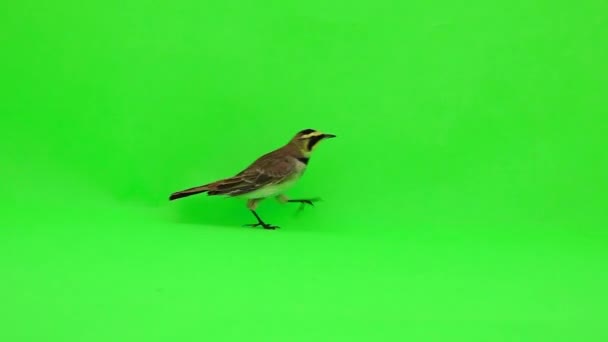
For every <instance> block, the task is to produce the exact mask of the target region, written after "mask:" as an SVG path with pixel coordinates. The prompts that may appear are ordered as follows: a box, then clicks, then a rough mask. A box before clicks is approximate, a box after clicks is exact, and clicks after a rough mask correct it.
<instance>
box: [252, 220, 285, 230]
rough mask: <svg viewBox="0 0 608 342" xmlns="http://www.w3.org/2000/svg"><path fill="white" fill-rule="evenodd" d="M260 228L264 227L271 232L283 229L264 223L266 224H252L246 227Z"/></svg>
mask: <svg viewBox="0 0 608 342" xmlns="http://www.w3.org/2000/svg"><path fill="white" fill-rule="evenodd" d="M259 226H262V227H264V229H271V230H274V229H278V228H281V227H279V226H273V225H271V224H268V223H264V222H258V223H250V224H246V225H245V227H259Z"/></svg>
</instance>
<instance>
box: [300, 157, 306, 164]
mask: <svg viewBox="0 0 608 342" xmlns="http://www.w3.org/2000/svg"><path fill="white" fill-rule="evenodd" d="M298 160H299V161H301V162H302V163H304V164H305V165H308V158H306V157H300V158H298Z"/></svg>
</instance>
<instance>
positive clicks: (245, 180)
mask: <svg viewBox="0 0 608 342" xmlns="http://www.w3.org/2000/svg"><path fill="white" fill-rule="evenodd" d="M294 170H295V163H293V162H292V161H291V160H290V159H289V157H287V156H282V157H276V156H268V157H267V158H260V159H258V160H256V161H255V162H254V163H253V164H251V165H250V166H249V167H248V168H246V169H245V170H243V171H241V172H239V173H238V174H237V175H236V176H234V177H231V178H227V179H224V180H221V181H219V182H216V183H215V184H213V190H211V191H209V194H210V195H229V196H238V195H242V194H246V193H249V192H252V191H255V190H257V189H260V188H262V187H264V186H267V185H271V184H278V183H281V182H282V181H284V180H285V179H287V178H288V177H289V176H290V175H291V174H292V173H293V172H294Z"/></svg>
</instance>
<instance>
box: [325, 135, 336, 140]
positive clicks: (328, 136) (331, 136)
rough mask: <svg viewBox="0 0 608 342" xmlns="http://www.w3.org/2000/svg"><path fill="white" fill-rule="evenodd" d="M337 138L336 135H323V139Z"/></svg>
mask: <svg viewBox="0 0 608 342" xmlns="http://www.w3.org/2000/svg"><path fill="white" fill-rule="evenodd" d="M335 137H336V136H335V135H334V134H323V138H325V139H328V138H335Z"/></svg>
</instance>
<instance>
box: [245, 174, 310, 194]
mask: <svg viewBox="0 0 608 342" xmlns="http://www.w3.org/2000/svg"><path fill="white" fill-rule="evenodd" d="M298 178H299V177H297V178H294V179H292V180H289V181H285V182H283V183H281V184H274V185H268V186H265V187H263V188H261V189H258V190H255V191H252V192H249V193H246V194H243V195H239V196H238V197H240V198H246V199H252V198H264V197H272V196H276V195H279V194H281V193H283V192H285V191H287V190H288V189H289V188H291V187H292V186H294V184H295V183H296V182H297V180H298Z"/></svg>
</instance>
